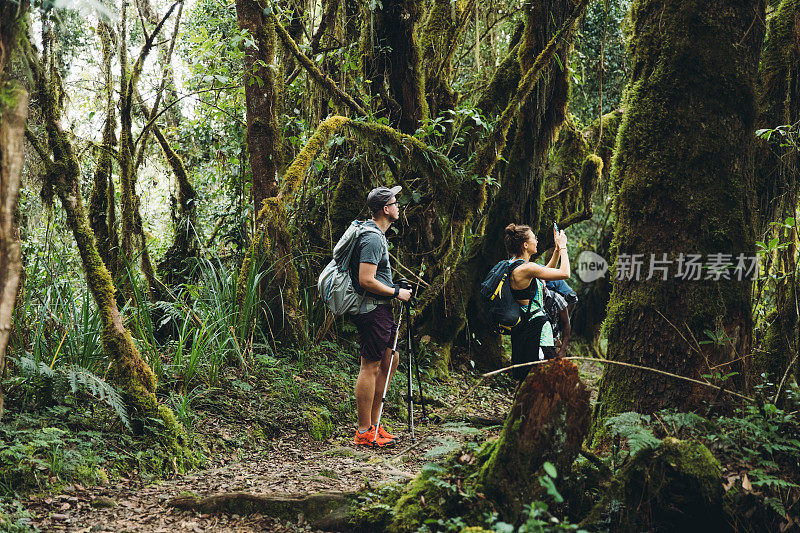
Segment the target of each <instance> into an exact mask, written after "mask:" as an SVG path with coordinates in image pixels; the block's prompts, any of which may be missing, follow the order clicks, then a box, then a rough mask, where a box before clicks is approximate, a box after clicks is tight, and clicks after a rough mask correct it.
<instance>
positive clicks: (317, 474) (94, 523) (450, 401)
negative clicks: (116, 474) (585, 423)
mask: <svg viewBox="0 0 800 533" xmlns="http://www.w3.org/2000/svg"><path fill="white" fill-rule="evenodd" d="M454 382H455V383H459V382H460V384H458V385H456V386H454V389H453V390H452V393H451V394H448V395H447V396H446V397H444V398H441V400H443V401H442V402H441V403H442V404H443V405H446V407H438V408H437V409H436V411H437V413H438V414H440V415H444V414H449V411H451V406H454V405H456V404H457V403H458V402H459V401H461V400H462V399H463V398H464V397H465V396H466V395H467V393H468V392H470V390H471V389H470V387H468V386H467V385H466V384H465V383H464V382H463V381H461V380H454ZM469 396H470V400H469V401H467V402H464V404H463V405H461V406H460V407H459V408H458V410H457V412H455V413H453V415H454V416H457V417H458V418H448V419H446V420H445V421H444V423H441V422H440V423H438V424H435V423H432V422H431V423H429V424H426V425H422V426H417V432H416V437H417V438H416V442H417V443H419V444H418V446H416V447H414V448H413V449H411V450H409V449H408V448H409V445H410V444H411V436H410V434H409V433H408V431H407V428H406V427H405V424H401V423H394V424H391V425H389V424H387V427H388V429H390V430H394V433H395V434H396V435H397V436H399V437H400V438H401V440H400V443H399V444H398V445H397V446H396V447H395V448H393V449H382V450H375V449H364V448H356V447H354V446H353V445H352V444H351V443H352V433H353V431H354V429H353V428H350V427H340V428H338V429H337V432H336V435H335V436H334V437H333V438H331V439H329V440H328V441H326V442H314V441H313V440H311V439H310V437H308V435H307V434H305V433H304V432H298V431H292V430H291V429H287V430H284V431H282V432H281V435H280V436H279V437H277V438H275V439H273V440H270V441H264V445H263V446H261V447H258V448H254V449H250V450H237V449H234V450H229V453H227V454H226V455H225V456H224V457H214V458H212V459H211V460H210V461H209V463H210V464H214V465H219V466H215V467H213V468H208V469H206V470H200V471H194V472H190V473H188V474H186V475H181V476H177V477H175V478H174V479H169V480H165V481H161V482H158V483H145V482H142V481H139V480H135V479H120V480H117V481H115V482H112V483H109V484H107V485H104V486H97V487H83V486H79V485H69V486H67V487H65V488H64V491H63V492H64V494H58V495H46V496H41V497H37V498H32V499H29V500H28V501H27V502H26V504H25V507H26V508H27V509H28V510H29V511H30V512H31V513H32V514H33V520H32V522H31V523H32V525H35V526H36V527H39V528H40V529H42V530H44V531H71V532H126V531H148V532H160V531H170V532H172V531H180V532H201V531H234V532H244V531H247V532H250V531H278V532H289V531H310V530H311V529H310V527H309V526H308V525H307V524H305V523H304V520H303V517H302V516H299V517H298V520H296V521H294V522H289V523H282V522H279V521H277V520H275V519H273V518H270V517H267V516H262V515H250V516H238V515H235V514H233V515H229V514H219V515H208V514H201V513H198V512H194V511H178V510H176V509H172V508H170V507H169V506H168V505H167V502H168V501H169V500H170V499H172V498H174V497H176V496H179V495H184V496H185V495H187V493H192V494H195V495H198V496H209V495H212V494H220V493H227V492H237V491H239V492H248V493H254V494H270V493H274V492H283V493H286V492H289V493H303V492H317V491H355V490H360V489H364V488H367V489H377V488H379V487H380V486H382V485H384V484H387V483H396V482H402V481H405V480H406V479H409V478H411V477H413V476H414V475H416V474H417V473H418V472H419V471H420V469H421V467H422V466H423V465H424V464H425V463H427V462H430V461H431V460H433V459H435V458H437V457H441V456H443V455H444V454H446V453H447V452H448V451H450V450H452V449H453V448H455V447H456V444H457V443H458V442H460V441H463V440H466V439H478V440H484V439H486V438H488V437H491V436H494V435H497V434H499V431H500V429H501V424H502V421H503V418H504V417H505V414H506V413H507V412H508V409H509V408H510V405H511V397H510V394H509V391H508V390H507V389H506V390H503V389H498V388H496V387H494V386H488V385H485V384H481V385H479V386H478V387H477V388H475V389H474V390H471V392H470V394H469ZM415 411H416V413H415V414H416V416H417V419H418V420H419V418H420V417H421V413H420V412H419V410H418V409H415ZM493 421H494V422H496V423H495V424H494V425H492V423H493ZM196 430H197V431H200V432H204V431H205V432H215V433H221V434H223V435H225V434H228V433H233V432H236V431H237V428H235V427H224V426H221V425H220V423H219V419H217V420H213V419H208V420H204V421H201V422H200V423H198V424H197V428H196Z"/></svg>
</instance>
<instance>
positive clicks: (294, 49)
mask: <svg viewBox="0 0 800 533" xmlns="http://www.w3.org/2000/svg"><path fill="white" fill-rule="evenodd" d="M272 18H273V20H274V21H275V30H276V31H277V32H278V37H280V39H281V41H282V42H283V45H284V46H285V47H286V48H287V50H289V51H290V52H291V53H292V55H294V57H295V58H297V61H298V62H299V63H300V64H301V65H302V66H303V68H305V69H306V71H308V73H309V74H310V75H311V78H312V79H313V80H314V81H316V82H317V83H318V84H319V85H321V86H322V87H323V88H324V89H325V90H326V91H328V93H330V95H331V96H332V97H333V98H334V99H336V100H337V101H338V102H339V103H340V104H342V105H344V106H346V107H347V108H348V109H350V110H351V111H352V112H353V113H354V114H356V115H357V116H361V117H365V116H367V115H368V113H367V112H366V111H365V110H364V108H363V107H361V105H359V103H358V102H356V101H355V99H354V98H353V97H352V96H350V95H349V94H347V93H346V92H344V91H342V90H341V89H340V88H339V87H337V86H336V83H335V82H334V81H333V80H332V79H331V78H330V77H329V76H326V75H325V74H324V73H323V72H322V71H321V70H320V69H319V67H317V66H316V65H315V64H314V62H313V61H311V60H310V59H309V58H308V56H306V55H305V54H304V53H303V52H302V51H301V50H300V48H299V47H298V46H297V43H296V42H294V39H292V37H291V35H289V32H287V31H286V29H285V28H284V27H283V24H281V23H280V21H278V18H277V17H276V16H275V15H272Z"/></svg>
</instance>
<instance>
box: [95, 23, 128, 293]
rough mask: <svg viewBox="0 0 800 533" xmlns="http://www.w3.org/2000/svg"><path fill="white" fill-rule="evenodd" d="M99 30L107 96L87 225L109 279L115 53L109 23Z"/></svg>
mask: <svg viewBox="0 0 800 533" xmlns="http://www.w3.org/2000/svg"><path fill="white" fill-rule="evenodd" d="M98 33H99V35H100V41H101V43H102V48H103V76H104V80H103V82H104V88H103V89H104V92H105V97H106V120H105V123H104V126H103V140H102V144H101V145H100V147H99V148H98V149H97V164H96V166H95V170H94V181H93V185H92V193H91V196H90V197H89V224H90V226H91V228H92V232H93V233H94V236H95V239H96V240H97V250H98V252H99V253H100V257H101V258H102V259H103V263H105V265H106V268H108V270H109V272H110V273H111V277H112V279H116V278H117V275H118V274H119V271H120V265H119V253H120V250H118V249H116V245H117V244H118V242H117V241H118V240H119V237H118V236H117V235H116V233H117V229H116V226H115V224H113V223H109V213H110V212H112V211H114V209H113V206H112V205H111V204H113V203H115V202H116V200H115V198H114V196H113V195H112V194H109V193H110V192H111V190H112V187H113V182H112V180H113V177H112V171H113V162H114V157H113V154H112V150H113V149H114V146H115V145H116V135H115V133H114V131H115V130H116V128H117V120H116V112H115V107H114V84H113V78H112V75H111V61H112V58H113V56H114V34H113V29H112V28H111V26H109V25H108V24H106V23H105V22H102V21H101V22H100V23H99V24H98ZM115 218H116V217H115Z"/></svg>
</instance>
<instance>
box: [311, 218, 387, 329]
mask: <svg viewBox="0 0 800 533" xmlns="http://www.w3.org/2000/svg"><path fill="white" fill-rule="evenodd" d="M366 232H372V233H377V234H379V235H380V236H381V240H382V241H383V243H384V245H386V244H387V243H386V236H385V235H384V234H383V233H382V232H381V231H380V230H379V229H378V228H375V227H372V226H371V225H367V224H366V223H365V222H362V221H360V220H354V221H353V222H351V223H350V226H349V227H348V228H347V230H346V231H345V232H344V235H342V237H341V238H340V239H339V242H337V243H336V246H334V247H333V259H332V260H331V262H330V263H328V265H327V266H326V267H325V268H324V269H323V270H322V273H321V274H320V275H319V279H318V280H317V290H318V291H319V295H320V297H321V298H322V301H323V302H325V305H326V306H328V309H330V310H331V312H332V313H333V314H334V315H337V316H338V315H344V314H345V313H349V314H358V313H368V312H370V311H372V310H373V309H375V307H376V306H377V301H376V300H375V299H374V298H371V297H369V296H367V295H366V294H358V293H357V292H356V290H355V287H353V280H352V279H351V278H350V262H351V260H352V258H353V252H354V251H355V249H356V244H357V243H358V239H359V238H360V237H361V235H363V234H364V233H366ZM387 247H388V246H387Z"/></svg>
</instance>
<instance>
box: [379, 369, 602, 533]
mask: <svg viewBox="0 0 800 533" xmlns="http://www.w3.org/2000/svg"><path fill="white" fill-rule="evenodd" d="M589 422H590V409H589V391H588V390H587V389H586V386H585V385H584V384H583V382H581V380H580V377H579V375H578V368H577V367H576V366H575V364H574V363H572V362H570V361H567V360H564V359H561V360H556V361H552V362H549V363H547V364H545V365H542V366H541V367H539V368H538V369H536V370H534V371H532V372H531V373H530V374H529V375H528V377H527V378H526V379H525V381H524V383H523V384H522V386H521V388H520V390H519V393H518V395H517V398H516V400H515V401H514V404H513V405H512V406H511V411H510V412H509V414H508V417H507V418H506V422H505V425H504V426H503V430H502V432H501V433H500V437H499V438H498V439H496V440H489V441H487V442H486V443H484V445H483V447H482V448H481V449H480V451H478V452H477V453H474V452H466V453H457V454H455V455H454V456H453V457H452V458H451V459H450V460H449V461H448V463H447V464H446V465H445V466H444V468H443V469H423V472H422V473H421V474H419V475H418V476H417V477H416V478H415V479H414V480H413V481H411V482H410V483H409V484H408V486H407V487H406V489H405V491H404V492H403V494H402V495H401V496H400V498H399V500H398V501H397V503H396V504H395V507H394V515H393V517H392V520H391V524H390V525H389V527H388V529H389V531H394V532H410V531H417V528H419V527H420V526H421V525H422V523H423V522H424V521H425V520H427V519H430V518H434V519H447V518H452V517H461V518H462V519H463V520H464V522H465V523H466V524H468V525H477V524H480V523H483V518H484V517H483V513H485V512H487V511H494V512H497V513H499V515H500V518H501V519H502V520H504V521H506V522H510V523H512V524H513V523H517V522H518V521H519V520H520V519H521V517H522V516H521V515H522V509H523V506H525V505H526V504H530V503H531V502H533V501H535V500H537V499H538V500H543V499H546V497H547V496H546V492H545V490H544V489H543V487H542V485H541V484H540V483H539V477H540V476H541V475H542V474H543V472H544V470H543V467H544V464H545V462H549V463H551V464H552V465H553V466H555V467H556V470H557V472H558V473H559V476H563V475H564V474H565V473H566V472H568V471H569V468H570V466H571V465H572V463H573V461H574V460H575V458H576V457H577V455H578V452H579V451H580V448H581V443H582V441H583V439H584V437H585V436H586V433H587V431H588V429H589ZM454 486H457V487H459V488H460V489H459V490H458V491H454V490H453V489H450V488H448V487H454ZM462 487H463V489H462ZM470 493H472V494H479V495H480V496H479V497H477V498H469V497H468V496H466V494H470Z"/></svg>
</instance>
